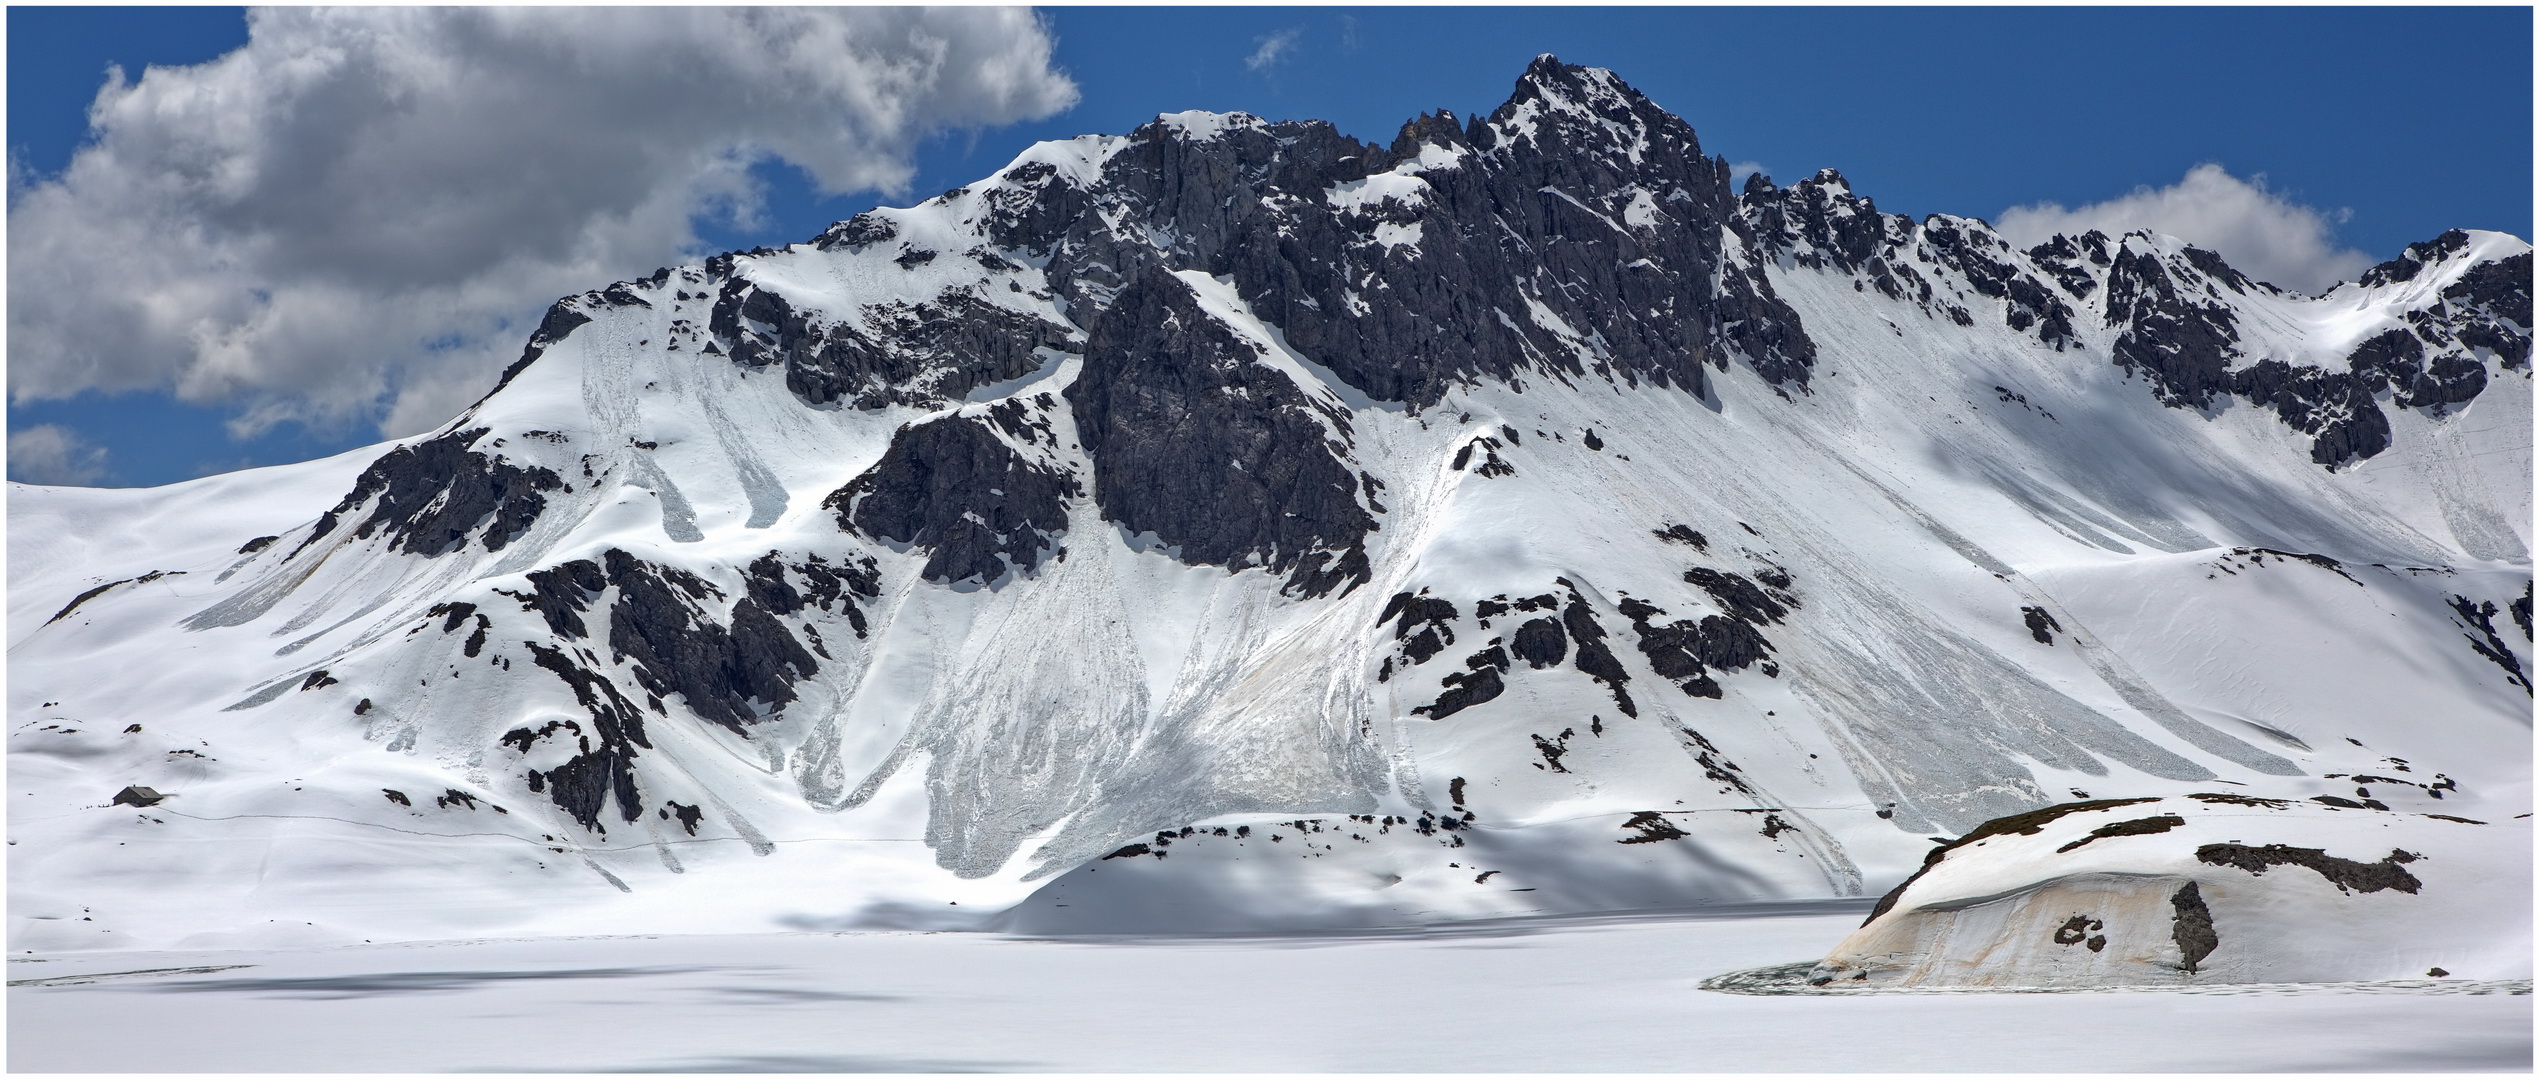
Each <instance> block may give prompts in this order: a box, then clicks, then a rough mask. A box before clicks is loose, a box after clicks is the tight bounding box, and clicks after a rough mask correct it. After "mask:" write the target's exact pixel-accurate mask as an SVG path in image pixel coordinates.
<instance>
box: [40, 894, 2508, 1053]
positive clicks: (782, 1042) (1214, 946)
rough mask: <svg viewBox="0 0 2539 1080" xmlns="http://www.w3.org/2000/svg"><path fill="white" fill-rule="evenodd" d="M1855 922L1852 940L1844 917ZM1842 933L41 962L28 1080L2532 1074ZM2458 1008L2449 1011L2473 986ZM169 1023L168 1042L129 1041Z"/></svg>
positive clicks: (2446, 1027) (2491, 991) (910, 937)
mask: <svg viewBox="0 0 2539 1080" xmlns="http://www.w3.org/2000/svg"><path fill="white" fill-rule="evenodd" d="M1829 907H1831V908H1832V909H1833V910H1830V911H1828V910H1827V908H1829ZM1859 918H1860V911H1859V910H1858V905H1857V904H1856V903H1854V904H1850V905H1824V904H1804V903H1800V904H1789V905H1782V906H1780V907H1779V908H1777V909H1773V908H1766V909H1762V910H1753V909H1744V910H1738V911H1735V912H1734V913H1733V917H1720V914H1718V913H1714V914H1712V915H1710V916H1708V917H1703V916H1701V915H1698V914H1688V913H1683V912H1671V913H1666V914H1665V915H1663V916H1657V917H1638V918H1625V919H1617V918H1603V919H1595V918H1584V919H1582V918H1565V919H1526V920H1511V921H1508V922H1504V923H1495V924H1481V925H1467V926H1462V927H1457V928H1453V929H1450V930H1417V929H1413V930H1397V931H1389V932H1375V933H1360V934H1348V935H1335V934H1288V935H1270V936H1257V937H1235V938H1179V939H1175V938H1134V939H1105V938H1028V937H1013V936H1007V935H994V934H950V933H936V934H928V933H876V932H863V933H849V934H808V933H797V934H746V935H744V934H734V935H714V936H701V935H697V936H677V935H671V936H659V937H638V938H568V939H550V940H537V941H530V940H494V941H465V942H446V943H437V944H413V945H386V944H381V945H359V944H356V945H353V946H351V947H349V948H332V949H267V950H255V951H246V952H150V953H129V954H113V955H89V956H70V957H52V958H40V959H41V962H33V963H27V962H18V959H19V958H15V957H13V958H12V962H11V963H10V965H9V978H10V982H11V986H10V988H9V1011H10V1019H11V1024H10V1040H9V1067H10V1068H11V1069H12V1070H14V1071H20V1072H52V1071H65V1072H68V1071H109V1072H197V1071H202V1072H247V1073H255V1072H297V1071H319V1072H346V1073H352V1072H377V1071H392V1072H415V1073H426V1072H430V1073H440V1072H475V1071H490V1072H533V1071H534V1072H547V1071H564V1072H583V1071H594V1072H731V1073H759V1072H840V1073H843V1072H1007V1071H1010V1072H1043V1073H1060V1072H1117V1073H1131V1072H1138V1073H1143V1072H1185V1073H1188V1072H1210V1073H1214V1072H1273V1073H1281V1072H1287V1073H1306V1072H1344V1073H1373V1072H1443V1073H1464V1072H1472V1073H1478V1072H1502V1071H1517V1072H1553V1073H1574V1072H1585V1071H1616V1072H1643V1073H1675V1072H1781V1071H1788V1070H1801V1071H1807V1072H1819V1073H1881V1074H1884V1073H1897V1072H1903V1073H1917V1072H1918V1073H1971V1072H1993V1071H1998V1072H2011V1073H2022V1072H2025V1073H2037V1072H2053V1073H2061V1072H2068V1071H2071V1070H2073V1069H2075V1068H2078V1069H2085V1070H2089V1071H2093V1072H2110V1073H2113V1072H2132V1071H2141V1072H2191V1073H2202V1072H2242V1071H2290V1072H2344V1071H2359V1072H2387V1073H2413V1072H2433V1071H2453V1070H2461V1071H2524V1070H2527V1069H2528V1068H2529V1067H2530V1056H2531V1037H2530V1029H2531V1005H2530V1003H2531V999H2530V997H2529V996H2528V994H2527V992H2526V987H2527V986H2528V985H2529V984H2528V983H2527V982H2526V981H2524V982H2522V983H2521V984H2520V986H2519V989H2522V990H2523V992H2521V993H2519V994H2516V993H2513V992H2512V991H2513V990H2514V989H2516V988H2513V987H2504V986H2498V985H2496V984H2495V983H2492V982H2487V983H2482V984H2475V985H2450V986H2433V985H2425V984H2424V982H2423V981H2421V980H2419V981H2418V982H2417V983H2415V984H2362V985H2341V986H2321V987H2312V988H2302V987H2287V986H2274V987H2241V988H2226V989H2224V990H2222V991H2214V990H2135V991H2126V992H2102V993H2085V994H2082V993H2060V994H2012V995H1992V994H1987V995H1982V996H1970V995H1964V994H1959V995H1947V994H1913V993H1905V994H1893V995H1857V996H1831V995H1829V996H1803V995H1758V994H1736V993H1717V992H1710V991H1705V990H1702V989H1698V988H1697V987H1698V985H1699V984H1700V983H1701V982H1702V981H1703V978H1704V976H1705V975H1706V974H1707V973H1709V972H1716V971H1728V970H1733V969H1748V968H1756V967H1760V966H1764V965H1776V964H1780V963H1783V962H1785V961H1788V960H1790V959H1792V958H1803V957H1805V956H1807V955H1809V954H1810V953H1811V952H1812V951H1813V950H1815V949H1817V948H1819V947H1821V945H1822V943H1823V942H1825V941H1829V940H1833V939H1835V938H1838V937H1840V936H1841V935H1842V933H1843V932H1844V930H1845V929H1847V928H1848V927H1849V926H1850V925H1851V924H1852V923H1855V922H1857V921H1859ZM2452 982H2454V983H2459V982H2461V981H2459V980H2452ZM136 1017H147V1022H135V1019H134V1018H136Z"/></svg>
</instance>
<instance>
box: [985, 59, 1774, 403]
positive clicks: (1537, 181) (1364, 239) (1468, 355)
mask: <svg viewBox="0 0 2539 1080" xmlns="http://www.w3.org/2000/svg"><path fill="white" fill-rule="evenodd" d="M1130 138H1131V140H1132V142H1131V145H1130V146H1128V147H1127V148H1125V149H1123V150H1121V151H1120V152H1119V153H1118V154H1117V155H1115V156H1114V157H1112V158H1111V159H1110V160H1109V161H1108V162H1107V163H1106V164H1105V166H1104V169H1103V173H1102V177H1101V179H1100V180H1099V182H1098V183H1097V184H1095V185H1094V187H1093V188H1092V189H1091V190H1090V191H1081V192H1079V191H1074V190H1072V189H1071V188H1070V186H1069V185H1067V184H1065V183H1064V182H1063V181H1061V180H1059V179H1056V178H1054V177H1053V176H1052V175H1050V174H1048V173H1038V172H1031V171H1030V170H1031V169H1032V167H1030V166H1026V167H1024V168H1023V169H1018V170H1017V173H1018V174H1023V175H1019V176H1017V177H1016V179H1018V180H1023V181H1028V182H1032V183H1038V184H1044V185H1046V187H1045V189H1044V190H1049V191H1051V192H1052V193H1053V194H1056V193H1058V192H1059V191H1060V189H1067V190H1065V192H1064V194H1063V197H1060V198H1058V199H1056V200H1055V201H1051V200H1033V201H1032V202H1030V203H1028V204H1026V203H1023V202H1022V201H1021V200H1015V201H1014V203H1015V204H1014V205H1013V206H1012V208H1011V209H1010V210H1009V211H1007V212H1005V213H1003V214H1001V215H1000V216H999V217H997V218H996V219H995V228H996V229H997V235H998V236H999V239H1000V243H1007V244H1010V245H1011V246H1013V247H1016V248H1020V249H1025V250H1030V251H1035V252H1047V253H1049V254H1050V256H1051V262H1050V265H1049V274H1050V277H1051V280H1052V281H1053V283H1055V287H1057V288H1059V289H1060V290H1061V291H1062V292H1063V293H1064V294H1065V295H1066V296H1067V299H1068V300H1069V301H1070V302H1072V303H1077V304H1084V305H1091V306H1097V307H1098V306H1101V305H1102V304H1103V303H1105V302H1106V301H1107V295H1106V294H1107V293H1108V292H1110V291H1113V290H1117V289H1121V288H1125V287H1126V286H1127V285H1128V284H1129V283H1130V282H1131V281H1133V280H1134V279H1136V278H1137V276H1138V269H1139V268H1140V267H1143V266H1150V265H1157V264H1168V265H1170V266H1172V267H1175V268H1182V269H1197V270H1202V271H1205V272H1207V273H1209V274H1213V275H1218V276H1221V277H1225V278H1227V279H1229V280H1231V281H1232V282H1233V283H1234V284H1235V286H1236V287H1237V289H1238V290H1239V291H1240V292H1241V293H1242V295H1243V296H1244V297H1245V298H1246V299H1247V300H1248V301H1249V302H1250V303H1251V304H1252V306H1253V308H1254V310H1255V311H1257V312H1258V313H1259V314H1260V315H1261V316H1262V317H1263V318H1264V319H1266V320H1268V321H1270V322H1272V323H1274V324H1276V325H1278V326H1279V327H1281V328H1282V329H1283V330H1284V331H1285V333H1286V334H1287V337H1288V340H1289V342H1290V343H1291V344H1292V345H1293V346H1294V347H1295V348H1296V349H1297V350H1298V351H1300V352H1302V353H1304V354H1306V355H1308V356H1312V357H1314V358H1315V359H1316V360H1317V361H1319V362H1321V363H1322V364H1324V365H1326V366H1327V367H1329V368H1330V369H1331V370H1332V371H1333V372H1335V373H1336V374H1338V375H1339V377H1340V378H1341V379H1342V380H1344V381H1346V382H1347V383H1349V384H1350V385H1351V386H1354V387H1356V388H1357V389H1360V390H1363V391H1365V392H1366V393H1368V394H1369V395H1371V396H1373V397H1376V398H1379V399H1383V400H1389V401H1405V402H1409V403H1410V404H1412V405H1413V406H1415V407H1424V406H1426V405H1429V404H1432V403H1434V402H1435V401H1436V400H1437V399H1438V398H1439V397H1440V396H1441V395H1443V394H1444V392H1445V391H1446V390H1447V389H1448V388H1450V387H1451V386H1453V385H1455V384H1456V383H1458V382H1461V381H1468V380H1473V379H1481V378H1488V379H1495V380H1502V381H1506V380H1518V379H1520V377H1521V376H1522V375H1525V374H1531V373H1540V374H1542V375H1544V376H1547V377H1553V378H1563V379H1567V378H1574V377H1577V376H1580V375H1586V374H1591V373H1592V374H1594V375H1595V376H1597V377H1601V378H1611V379H1615V380H1618V381H1621V382H1623V383H1625V384H1627V385H1635V386H1636V385H1639V384H1641V383H1643V382H1652V383H1656V384H1657V385H1661V386H1666V385H1674V386H1682V387H1685V388H1687V389H1690V390H1693V391H1696V392H1698V391H1699V390H1700V389H1701V387H1702V373H1701V371H1702V367H1703V365H1705V364H1711V365H1715V366H1717V367H1719V368H1721V369H1723V370H1724V369H1725V368H1726V367H1727V365H1728V363H1729V362H1730V359H1731V357H1732V356H1736V357H1742V358H1744V359H1745V360H1746V361H1747V362H1748V363H1749V364H1750V365H1752V366H1753V367H1754V369H1755V370H1756V371H1757V372H1759V373H1761V374H1763V376H1764V377H1765V378H1766V379H1768V380H1770V381H1772V382H1774V383H1777V384H1784V385H1789V386H1792V387H1798V386H1804V385H1805V382H1806V379H1807V376H1808V371H1809V368H1810V366H1811V365H1812V364H1813V362H1814V357H1815V346H1814V344H1813V342H1811V341H1810V340H1809V339H1808V337H1807V335H1806V332H1805V330H1804V329H1803V328H1802V327H1801V326H1800V324H1799V319H1798V316H1797V315H1796V313H1795V312H1793V311H1792V310H1791V309H1790V308H1789V307H1788V305H1786V304H1784V303H1782V302H1781V301H1780V300H1779V298H1778V297H1776V296H1775V295H1773V293H1772V290H1771V286H1770V285H1769V283H1767V282H1766V281H1765V280H1764V279H1763V277H1762V275H1761V274H1760V273H1757V272H1754V271H1752V270H1750V269H1748V268H1746V267H1744V266H1742V265H1736V264H1733V263H1732V260H1729V259H1727V258H1726V256H1725V250H1724V246H1723V245H1724V241H1723V236H1725V235H1726V232H1727V231H1729V230H1742V229H1743V227H1744V226H1743V222H1742V219H1740V218H1739V217H1738V215H1737V213H1736V200H1735V197H1734V195H1733V194H1731V193H1730V192H1729V191H1728V187H1727V179H1726V163H1725V162H1724V161H1722V160H1717V159H1710V158H1705V157H1703V156H1702V153H1701V148H1700V144H1699V142H1698V140H1697V139H1696V138H1695V137H1694V135H1693V132H1692V129H1691V128H1690V127H1688V126H1686V125H1685V124H1684V122H1683V121H1682V120H1680V119H1677V118H1675V117H1674V116H1671V115H1669V114H1667V113H1666V112H1664V111H1663V110H1661V109H1659V108H1657V107H1656V106H1655V105H1653V104H1651V103H1650V102H1649V101H1648V100H1647V99H1646V98H1644V97H1642V96H1641V95H1640V94H1639V93H1638V92H1636V91H1634V90H1632V89H1630V88H1629V87H1627V86H1624V85H1623V84H1621V83H1620V82H1619V81H1618V80H1614V79H1612V78H1611V77H1610V76H1608V75H1605V74H1603V73H1600V72H1592V71H1589V70H1588V69H1584V68H1578V67H1572V66H1569V65H1564V64H1561V63H1559V62H1558V61H1556V60H1552V59H1550V58H1548V57H1546V58H1543V59H1540V60H1537V61H1536V62H1535V64H1534V65H1533V66H1532V67H1530V68H1528V69H1527V71H1526V73H1525V75H1524V76H1523V78H1521V79H1520V80H1519V81H1518V83H1517V87H1516V92H1515V94H1514V96H1512V97H1511V98H1510V99H1509V101H1508V102H1507V104H1505V105H1503V106H1501V107H1500V108H1499V109H1498V110H1497V111H1496V112H1494V113H1492V114H1491V116H1490V117H1489V118H1487V119H1486V120H1484V119H1476V120H1474V121H1472V122H1470V123H1469V124H1464V125H1458V124H1457V123H1456V122H1455V121H1454V118H1453V117H1451V116H1447V115H1444V114H1439V115H1434V116H1423V117H1420V118H1418V119H1416V120H1413V121H1412V122H1410V123H1409V124H1406V125H1404V127H1403V129H1402V132H1401V134H1400V135H1399V136H1398V137H1397V138H1396V139H1395V140H1394V143H1393V145H1392V146H1391V147H1389V148H1388V147H1379V146H1374V145H1370V144H1364V143H1359V142H1356V141H1355V140H1352V139H1349V138H1347V137H1345V136H1342V135H1340V134H1339V133H1338V132H1337V131H1335V130H1334V129H1333V128H1332V127H1331V126H1330V125H1328V124H1324V123H1321V122H1310V123H1281V124H1262V123H1257V122H1253V123H1248V124H1236V125H1232V126H1229V127H1228V128H1227V129H1226V130H1224V131H1221V132H1218V133H1215V134H1214V135H1213V136H1212V137H1208V138H1204V139H1203V138H1197V137H1194V136H1193V135H1192V134H1191V133H1189V132H1185V131H1183V130H1181V129H1180V128H1178V127H1176V126H1174V125H1172V124H1170V123H1166V122H1160V121H1159V122H1157V123H1155V124H1150V125H1148V126H1147V127H1145V128H1141V129H1139V130H1138V131H1137V132H1136V133H1134V134H1133V135H1132V136H1131V137H1130ZM1423 152H1425V153H1427V154H1428V155H1430V158H1431V159H1433V160H1434V161H1436V162H1438V163H1439V165H1438V167H1436V168H1432V169H1426V170H1424V171H1422V172H1421V176H1422V178H1423V181H1424V183H1425V187H1424V189H1423V190H1422V192H1421V194H1420V195H1419V196H1418V197H1417V198H1415V199H1412V200H1408V201H1405V200H1401V199H1382V200H1358V199H1350V198H1346V197H1345V196H1346V195H1347V193H1348V192H1349V191H1350V189H1351V188H1352V186H1354V185H1357V184H1358V183H1359V182H1360V181H1363V180H1365V179H1366V178H1367V177H1369V176H1371V175H1373V174H1376V173H1381V172H1385V171H1387V170H1390V169H1393V168H1394V167H1395V166H1397V165H1401V164H1403V163H1405V162H1413V161H1417V160H1420V158H1421V155H1422V154H1423ZM1457 159H1459V160H1460V164H1459V165H1457V166H1454V167H1446V166H1445V165H1444V164H1443V163H1444V162H1446V161H1450V160H1457ZM1335 196H1342V197H1339V198H1335ZM1076 198H1083V199H1086V200H1089V201H1099V202H1101V203H1103V204H1105V205H1109V206H1116V207H1119V208H1121V209H1124V210H1126V211H1127V212H1128V216H1127V217H1126V218H1125V219H1124V220H1123V221H1122V222H1121V224H1119V225H1118V226H1114V225H1112V224H1110V223H1109V222H1106V221H1104V220H1102V219H1101V218H1100V217H1099V216H1098V215H1090V214H1085V213H1082V212H1080V211H1079V212H1075V213H1067V212H1065V207H1066V205H1067V203H1068V202H1069V201H1070V200H1073V199H1076ZM1379 227H1389V228H1390V229H1392V230H1399V231H1401V232H1404V233H1409V234H1410V235H1412V237H1413V238H1412V239H1411V240H1410V241H1409V242H1400V241H1399V240H1398V239H1397V240H1396V242H1391V243H1388V242H1385V241H1383V240H1380V239H1378V238H1377V230H1378V228H1379ZM1714 281H1716V282H1717V284H1716V286H1715V287H1714V285H1713V282H1714ZM1538 311H1539V312H1542V313H1544V314H1545V315H1547V316H1550V317H1551V318H1550V319H1544V318H1538V317H1537V316H1536V312H1538ZM1554 320H1556V321H1558V322H1561V323H1565V324H1566V325H1568V326H1569V327H1571V328H1573V329H1574V330H1575V331H1576V332H1577V333H1579V334H1581V335H1591V338H1590V339H1589V340H1585V341H1580V340H1573V339H1570V338H1566V337H1564V336H1562V335H1561V334H1560V333H1558V332H1556V331H1554V330H1552V329H1549V328H1547V326H1546V323H1547V322H1549V321H1554Z"/></svg>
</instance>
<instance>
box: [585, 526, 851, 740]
mask: <svg viewBox="0 0 2539 1080" xmlns="http://www.w3.org/2000/svg"><path fill="white" fill-rule="evenodd" d="M604 561H605V564H606V568H607V571H608V581H609V584H610V585H612V586H615V587H616V589H617V602H616V603H615V604H614V605H612V606H611V607H610V608H609V613H608V616H609V618H608V646H609V648H610V650H612V652H613V653H614V655H613V656H612V657H611V659H612V660H616V661H619V662H629V663H631V671H632V673H633V674H634V677H635V682H636V683H637V684H639V685H641V686H642V687H643V688H644V689H645V690H646V691H647V692H649V693H651V694H652V695H653V696H654V697H655V698H667V697H669V696H670V695H673V694H679V695H683V696H685V697H686V698H687V704H688V710H689V711H690V712H693V713H695V714H696V715H697V716H698V717H700V718H703V719H705V720H708V721H711V722H713V723H717V724H721V725H723V726H724V727H727V728H730V729H732V730H733V731H735V732H742V731H745V729H747V728H748V726H749V725H751V724H754V723H757V722H758V721H759V719H760V718H761V717H762V715H763V714H772V713H774V712H776V711H778V710H781V709H783V708H784V707H785V706H786V705H787V704H789V703H791V702H792V701H793V700H794V693H793V684H794V683H795V682H798V681H800V680H802V679H806V678H809V677H810V676H812V675H813V674H816V673H817V672H818V671H819V670H820V665H819V663H818V662H817V661H814V660H813V659H812V658H811V654H810V653H808V652H806V651H804V650H803V648H802V645H801V643H799V642H797V641H795V640H794V637H793V634H792V633H791V632H789V631H787V630H786V629H785V627H784V625H783V624H782V623H779V622H777V621H776V619H775V616H774V615H772V614H770V613H769V612H768V610H767V609H766V608H765V607H763V606H761V604H760V602H759V599H758V598H757V597H755V596H743V597H742V598H741V599H740V600H739V601H737V602H735V603H734V604H733V605H732V608H731V612H730V614H729V616H728V623H727V624H718V623H716V622H715V621H714V619H713V618H712V617H711V616H709V615H708V614H707V612H706V609H705V606H704V604H705V601H707V600H708V599H712V600H715V601H720V600H721V599H722V598H723V594H722V590H720V589H716V588H715V587H714V586H713V585H711V584H709V583H707V582H706V581H704V580H703V579H700V578H698V577H697V576H696V575H694V574H690V573H688V572H686V571H684V570H679V569H675V568H672V567H663V566H653V565H651V564H649V563H645V562H643V561H642V560H639V559H637V558H635V557H634V556H632V555H628V554H626V553H625V552H623V551H619V550H616V549H614V548H612V549H610V550H609V552H608V554H607V555H606V556H605V557H604Z"/></svg>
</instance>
